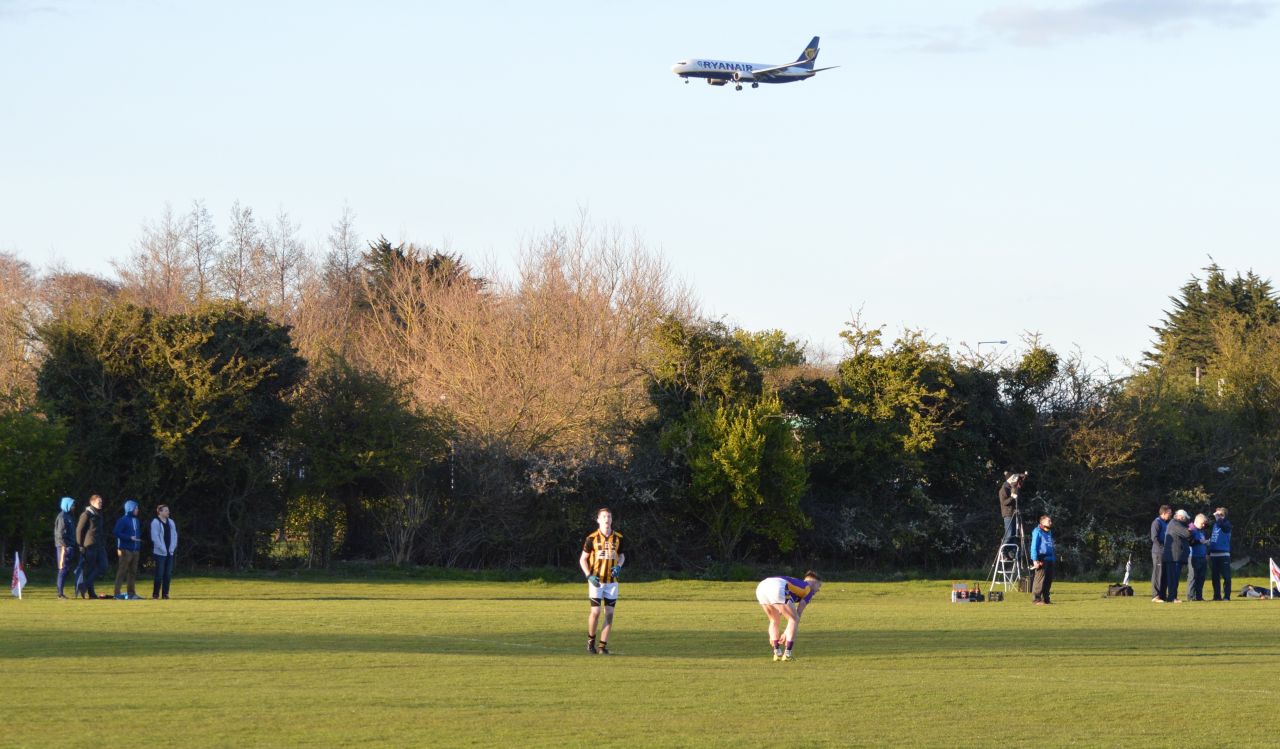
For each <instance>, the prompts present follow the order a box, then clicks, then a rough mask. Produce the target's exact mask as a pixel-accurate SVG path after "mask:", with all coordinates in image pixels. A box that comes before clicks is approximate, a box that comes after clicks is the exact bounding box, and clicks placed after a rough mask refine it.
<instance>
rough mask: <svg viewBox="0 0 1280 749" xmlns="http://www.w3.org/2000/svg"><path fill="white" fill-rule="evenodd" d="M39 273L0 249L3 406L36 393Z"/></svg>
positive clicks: (0, 397) (0, 383)
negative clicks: (37, 276) (36, 316)
mask: <svg viewBox="0 0 1280 749" xmlns="http://www.w3.org/2000/svg"><path fill="white" fill-rule="evenodd" d="M35 310H36V276H35V272H34V271H33V270H32V269H31V266H30V265H29V264H27V263H26V262H24V261H22V260H19V259H18V258H17V257H15V256H14V255H12V254H10V253H7V252H0V409H3V408H4V407H5V401H8V402H9V403H11V404H13V405H17V406H21V405H23V404H25V403H27V402H29V401H30V399H31V398H32V397H34V395H35V369H36V365H37V361H36V359H37V355H36V346H35V336H34V335H33V334H32V324H33V322H34V320H33V315H34V313H35Z"/></svg>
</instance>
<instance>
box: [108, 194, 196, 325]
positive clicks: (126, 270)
mask: <svg viewBox="0 0 1280 749" xmlns="http://www.w3.org/2000/svg"><path fill="white" fill-rule="evenodd" d="M187 233H188V230H187V226H186V219H185V217H178V216H175V215H174V213H173V207H172V206H171V205H169V204H168V203H165V206H164V210H162V211H161V212H160V218H159V220H157V221H155V222H150V223H145V224H143V226H142V237H141V238H140V239H139V240H138V243H137V244H136V245H135V247H134V251H133V254H132V255H130V256H129V258H128V259H127V260H125V261H124V262H116V261H112V266H113V267H114V268H115V269H116V272H117V273H119V274H120V280H121V282H122V287H123V288H122V290H123V292H124V293H125V294H126V295H127V296H128V297H130V298H131V299H133V300H134V301H135V302H137V303H138V304H141V305H144V306H148V307H154V308H156V309H158V310H160V311H162V312H165V313H173V312H178V311H180V310H182V309H185V308H186V307H187V306H188V305H189V303H190V301H191V299H192V297H193V294H192V292H193V290H194V282H195V275H196V274H195V272H194V270H193V268H192V265H191V262H190V258H189V256H188V254H187V243H186V241H185V237H186V235H187Z"/></svg>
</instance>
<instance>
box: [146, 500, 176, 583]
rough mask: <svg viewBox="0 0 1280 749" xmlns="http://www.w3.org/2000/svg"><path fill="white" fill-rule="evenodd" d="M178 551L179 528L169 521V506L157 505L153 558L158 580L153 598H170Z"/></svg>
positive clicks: (152, 547)
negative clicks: (175, 557) (174, 563)
mask: <svg viewBox="0 0 1280 749" xmlns="http://www.w3.org/2000/svg"><path fill="white" fill-rule="evenodd" d="M177 550H178V527H177V526H176V525H174V523H173V521H172V520H170V519H169V505H156V516H155V517H154V518H152V519H151V557H152V559H154V560H155V563H156V579H155V583H154V584H153V585H152V586H151V597H152V598H153V599H155V598H161V597H163V598H165V599H168V598H169V581H170V580H171V579H172V578H173V560H174V554H175V552H177Z"/></svg>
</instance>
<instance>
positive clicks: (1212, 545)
mask: <svg viewBox="0 0 1280 749" xmlns="http://www.w3.org/2000/svg"><path fill="white" fill-rule="evenodd" d="M1209 564H1210V567H1211V568H1212V570H1213V573H1212V574H1213V600H1215V601H1230V600H1231V521H1230V520H1227V508H1225V507H1219V508H1218V509H1216V510H1214V511H1213V532H1212V533H1211V534H1209ZM1220 582H1221V583H1223V587H1222V588H1221V589H1219V587H1218V584H1219V583H1220Z"/></svg>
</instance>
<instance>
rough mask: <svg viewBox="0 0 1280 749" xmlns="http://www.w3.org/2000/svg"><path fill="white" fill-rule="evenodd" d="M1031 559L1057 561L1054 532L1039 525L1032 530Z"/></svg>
mask: <svg viewBox="0 0 1280 749" xmlns="http://www.w3.org/2000/svg"><path fill="white" fill-rule="evenodd" d="M1031 561H1033V562H1056V561H1058V556H1057V554H1055V553H1054V551H1053V533H1052V532H1050V531H1047V530H1045V529H1044V528H1043V527H1041V526H1039V525H1037V526H1036V529H1035V530H1033V531H1031Z"/></svg>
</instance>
